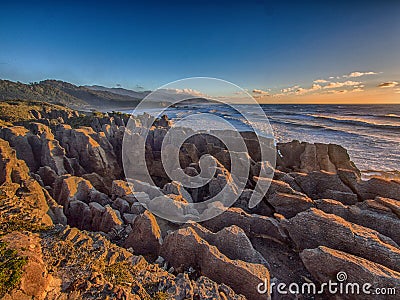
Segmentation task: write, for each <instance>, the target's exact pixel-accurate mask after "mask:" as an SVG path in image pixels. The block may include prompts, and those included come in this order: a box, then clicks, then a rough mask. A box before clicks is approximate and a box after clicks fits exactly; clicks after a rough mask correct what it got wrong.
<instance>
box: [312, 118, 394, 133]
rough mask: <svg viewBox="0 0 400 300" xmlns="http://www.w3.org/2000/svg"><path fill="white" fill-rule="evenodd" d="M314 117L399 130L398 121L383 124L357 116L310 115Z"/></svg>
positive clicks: (354, 124)
mask: <svg viewBox="0 0 400 300" xmlns="http://www.w3.org/2000/svg"><path fill="white" fill-rule="evenodd" d="M311 116H313V117H314V118H316V119H320V120H327V121H331V122H336V123H343V124H348V125H352V126H364V127H372V128H377V129H388V130H396V131H400V123H399V124H387V123H386V124H385V123H381V122H378V121H376V120H366V119H363V120H361V119H358V118H348V117H334V116H325V115H311Z"/></svg>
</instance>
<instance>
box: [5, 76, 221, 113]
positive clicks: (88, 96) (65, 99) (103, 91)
mask: <svg viewBox="0 0 400 300" xmlns="http://www.w3.org/2000/svg"><path fill="white" fill-rule="evenodd" d="M161 91H162V94H161V95H162V99H154V100H153V101H150V106H151V107H165V106H168V105H170V104H171V102H173V101H174V100H177V99H179V98H180V97H182V98H187V97H188V96H192V95H188V94H184V93H183V94H182V93H177V92H175V91H173V90H161ZM150 93H151V91H142V92H138V91H132V90H128V89H124V88H107V87H103V86H99V85H94V86H77V85H74V84H71V83H68V82H65V81H61V80H44V81H40V82H34V83H29V84H25V83H21V82H13V81H10V80H0V101H1V100H14V99H20V100H37V101H44V102H49V103H53V104H62V105H65V106H68V107H70V108H73V109H78V110H93V109H95V110H103V111H105V110H119V109H120V110H122V109H131V108H134V107H135V106H137V105H138V104H139V102H140V101H141V100H142V99H143V98H144V97H146V96H147V95H149V94H150ZM183 102H184V103H185V104H196V103H212V102H213V101H212V100H208V99H205V98H198V97H196V96H193V99H190V100H185V101H183ZM182 104H183V103H182Z"/></svg>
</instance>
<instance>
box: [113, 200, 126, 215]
mask: <svg viewBox="0 0 400 300" xmlns="http://www.w3.org/2000/svg"><path fill="white" fill-rule="evenodd" d="M111 207H112V208H114V209H116V210H118V211H119V212H120V213H121V214H123V213H126V212H129V211H130V209H131V208H130V206H129V203H128V202H127V201H126V200H124V199H122V198H117V199H115V200H114V201H113V203H112V204H111Z"/></svg>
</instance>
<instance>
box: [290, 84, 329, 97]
mask: <svg viewBox="0 0 400 300" xmlns="http://www.w3.org/2000/svg"><path fill="white" fill-rule="evenodd" d="M320 89H322V86H320V85H319V84H316V83H314V84H313V85H312V86H311V88H309V89H304V88H298V89H297V90H296V92H295V93H296V94H297V95H303V94H306V93H309V92H314V91H318V90H320Z"/></svg>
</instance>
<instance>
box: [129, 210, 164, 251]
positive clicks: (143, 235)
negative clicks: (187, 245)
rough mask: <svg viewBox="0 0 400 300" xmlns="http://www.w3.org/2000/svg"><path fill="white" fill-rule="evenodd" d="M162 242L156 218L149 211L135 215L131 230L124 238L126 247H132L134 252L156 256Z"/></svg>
mask: <svg viewBox="0 0 400 300" xmlns="http://www.w3.org/2000/svg"><path fill="white" fill-rule="evenodd" d="M161 243H162V237H161V230H160V227H159V226H158V224H157V220H156V218H155V217H154V215H153V214H151V213H150V212H149V211H145V212H144V213H143V214H141V215H140V216H138V217H136V218H135V220H134V222H133V224H132V232H131V233H130V234H129V236H128V237H127V239H126V240H125V244H124V245H125V247H126V248H130V247H132V248H133V251H134V253H135V254H142V255H154V256H158V251H159V249H160V246H161Z"/></svg>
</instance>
